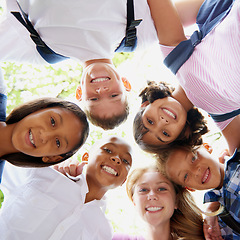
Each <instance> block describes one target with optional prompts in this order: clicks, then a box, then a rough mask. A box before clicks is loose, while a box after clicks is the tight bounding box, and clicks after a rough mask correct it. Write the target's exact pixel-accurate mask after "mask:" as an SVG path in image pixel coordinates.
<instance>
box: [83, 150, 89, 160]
mask: <svg viewBox="0 0 240 240" xmlns="http://www.w3.org/2000/svg"><path fill="white" fill-rule="evenodd" d="M88 158H89V154H88V152H85V153H84V154H83V155H82V161H83V162H88Z"/></svg>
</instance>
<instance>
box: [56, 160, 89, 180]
mask: <svg viewBox="0 0 240 240" xmlns="http://www.w3.org/2000/svg"><path fill="white" fill-rule="evenodd" d="M86 163H87V162H81V163H80V162H79V161H78V160H77V159H75V158H69V159H67V160H66V161H63V162H61V163H59V164H56V165H54V166H53V168H54V169H55V170H57V171H58V172H60V173H62V174H64V175H65V176H67V174H68V175H70V176H72V177H76V176H78V175H80V174H82V171H83V167H84V166H85V164H86Z"/></svg>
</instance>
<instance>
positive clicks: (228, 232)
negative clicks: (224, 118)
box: [204, 149, 240, 240]
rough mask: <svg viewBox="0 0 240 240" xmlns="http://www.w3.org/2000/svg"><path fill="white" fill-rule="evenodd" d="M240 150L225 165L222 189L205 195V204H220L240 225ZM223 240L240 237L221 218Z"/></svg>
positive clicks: (234, 239)
mask: <svg viewBox="0 0 240 240" xmlns="http://www.w3.org/2000/svg"><path fill="white" fill-rule="evenodd" d="M239 153H240V149H239V150H238V151H235V153H234V154H233V156H232V157H231V158H230V159H229V160H228V161H227V162H226V163H225V176H224V181H223V186H222V188H221V189H219V190H217V189H213V190H210V191H208V192H207V193H205V195H204V203H206V202H220V204H222V205H223V206H224V207H225V208H226V209H227V210H228V211H229V213H230V214H231V215H232V217H233V218H234V219H235V220H236V221H237V222H238V223H239V224H240V154H239ZM218 222H219V225H220V227H221V232H222V237H223V239H227V240H228V239H233V240H239V239H240V235H239V234H237V233H235V232H233V230H232V229H231V228H230V227H228V226H227V225H226V224H225V223H224V222H223V221H222V220H221V219H220V218H219V217H218Z"/></svg>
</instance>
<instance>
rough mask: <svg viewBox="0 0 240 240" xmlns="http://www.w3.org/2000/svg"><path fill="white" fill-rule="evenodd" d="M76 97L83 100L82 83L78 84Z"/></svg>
mask: <svg viewBox="0 0 240 240" xmlns="http://www.w3.org/2000/svg"><path fill="white" fill-rule="evenodd" d="M76 99H77V100H78V101H82V88H81V85H78V87H77V89H76Z"/></svg>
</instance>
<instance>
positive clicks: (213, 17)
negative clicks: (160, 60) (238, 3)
mask: <svg viewBox="0 0 240 240" xmlns="http://www.w3.org/2000/svg"><path fill="white" fill-rule="evenodd" d="M233 3H234V0H205V1H204V3H203V4H202V6H201V8H200V9H199V13H198V16H197V24H198V27H199V31H195V32H194V33H193V35H192V36H191V37H190V39H189V40H186V41H182V42H181V43H179V44H178V45H177V46H176V47H175V48H174V49H173V50H172V51H171V52H170V53H169V54H168V56H167V57H166V58H165V59H164V64H165V65H166V66H167V67H168V68H169V69H170V70H171V71H172V72H173V73H174V74H176V73H177V71H178V70H179V68H180V67H181V66H182V65H183V64H184V63H185V62H186V61H187V60H188V59H189V57H190V56H191V55H192V53H193V51H194V48H195V47H196V46H197V45H198V44H199V43H200V42H201V41H202V39H203V38H204V37H205V36H206V35H207V34H208V33H209V32H210V31H211V30H212V29H213V28H214V27H215V26H216V25H217V23H219V22H220V21H221V20H222V19H223V18H224V17H225V16H226V15H227V14H228V13H229V12H230V10H231V8H232V5H233Z"/></svg>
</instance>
